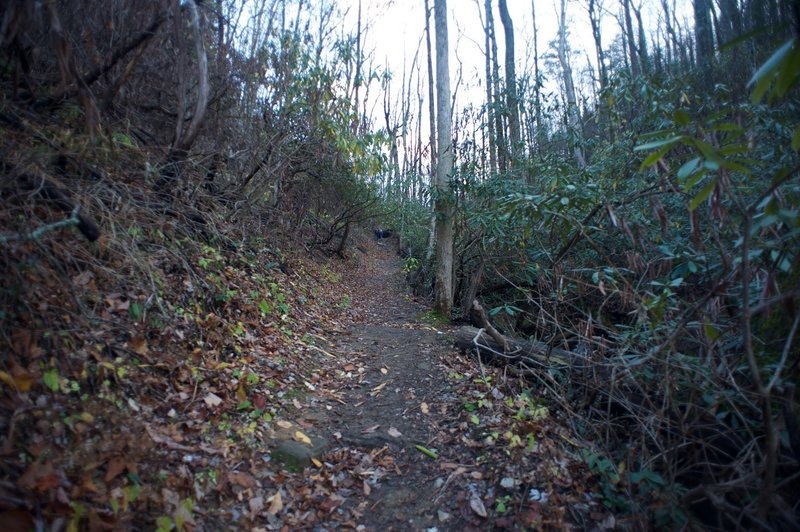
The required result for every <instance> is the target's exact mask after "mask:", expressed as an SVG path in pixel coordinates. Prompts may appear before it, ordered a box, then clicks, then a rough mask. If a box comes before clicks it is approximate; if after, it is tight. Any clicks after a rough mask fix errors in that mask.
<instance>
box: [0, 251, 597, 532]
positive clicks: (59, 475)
mask: <svg viewBox="0 0 800 532" xmlns="http://www.w3.org/2000/svg"><path fill="white" fill-rule="evenodd" d="M363 248H364V249H366V250H367V252H366V253H361V254H357V255H356V256H354V257H350V258H349V259H347V261H346V262H335V261H330V260H328V261H319V260H312V258H310V257H307V256H304V255H303V254H298V255H296V256H292V257H291V260H292V264H293V267H292V274H291V275H290V274H287V273H285V272H282V271H277V270H273V271H270V272H269V273H268V275H267V274H265V273H264V272H263V271H262V269H261V266H260V265H261V264H264V263H266V262H267V260H266V259H265V258H263V257H259V256H258V254H257V253H256V254H250V255H243V254H230V255H222V256H221V257H220V258H219V260H217V259H216V258H215V260H217V262H215V263H214V264H215V265H216V266H215V270H214V271H213V272H208V273H207V275H206V279H205V280H203V278H202V277H198V276H197V275H189V274H187V272H186V271H184V270H181V269H180V268H178V269H176V268H172V267H171V266H170V265H169V255H168V254H164V255H162V256H161V258H160V259H154V260H155V261H156V262H158V261H159V260H160V263H158V264H155V267H156V269H157V271H159V272H162V274H163V275H162V278H161V279H160V280H159V284H160V285H161V286H162V289H161V291H162V293H163V295H162V296H161V300H160V303H159V304H160V305H162V306H163V307H164V309H165V311H166V312H167V313H168V314H169V315H170V316H171V319H170V320H169V322H166V323H155V322H150V323H147V322H144V321H143V320H142V319H141V315H140V313H141V312H142V309H143V308H145V302H146V301H147V300H148V298H149V297H150V296H148V295H147V294H145V293H136V292H128V291H127V290H126V289H125V287H122V286H120V287H112V286H108V291H107V292H105V287H106V286H107V283H105V281H107V279H104V277H103V275H104V273H103V271H91V270H83V271H76V272H74V273H73V274H72V276H71V277H70V279H69V280H70V282H71V283H73V284H74V285H75V286H77V287H80V289H81V290H82V291H83V297H84V298H85V299H86V300H87V301H89V300H94V301H96V305H95V307H94V308H95V309H96V312H97V319H96V320H94V321H93V325H92V327H89V328H86V327H74V326H72V324H73V323H77V322H80V321H81V320H82V318H80V313H79V311H80V309H79V308H78V307H77V306H76V305H75V304H74V303H70V302H69V301H71V300H70V298H65V297H63V294H64V290H65V289H64V287H63V286H59V284H58V283H60V282H61V281H60V280H59V278H58V276H57V275H49V274H48V273H47V272H42V271H38V270H35V269H32V270H31V271H30V272H29V273H28V274H29V275H30V276H31V279H29V281H30V283H29V286H30V288H29V290H30V291H31V293H30V294H29V296H28V297H29V299H31V300H38V301H40V305H39V312H40V314H41V315H46V316H47V318H48V320H49V321H45V320H44V318H41V317H40V319H39V320H38V321H37V320H35V319H33V317H31V318H30V319H29V321H28V322H27V323H26V324H23V326H21V327H19V328H18V329H17V330H16V331H15V332H14V333H13V341H12V345H13V350H12V353H10V355H9V356H10V358H9V362H8V364H7V365H6V366H5V367H4V368H2V371H1V372H0V385H1V386H2V399H1V401H2V409H3V416H4V417H3V420H2V421H3V426H4V428H5V430H4V436H3V441H2V450H3V465H4V474H3V483H2V484H0V495H2V496H3V498H4V500H7V501H12V503H10V504H7V505H6V506H5V507H4V508H2V509H0V520H3V521H4V522H8V523H16V524H18V525H20V526H21V527H22V528H38V527H43V526H45V525H46V524H52V523H55V522H60V523H66V524H67V527H68V528H71V529H89V530H108V529H117V528H153V527H154V525H158V526H166V525H167V524H169V526H170V527H173V528H178V529H183V530H192V529H196V528H197V529H199V528H203V529H214V530H216V529H231V528H233V529H254V530H294V529H297V528H335V527H341V528H353V529H357V530H365V529H366V530H391V529H396V530H406V529H423V528H424V529H432V528H436V529H437V530H469V529H486V528H491V527H494V528H512V529H514V528H565V527H568V526H570V525H573V526H576V527H579V528H583V527H585V526H588V524H592V526H598V527H602V525H603V523H609V522H613V518H612V519H609V517H610V516H609V515H608V514H607V512H604V511H603V508H602V506H601V505H600V504H599V503H598V502H597V501H596V499H595V498H594V497H593V496H592V495H591V492H592V490H593V489H594V488H595V486H593V482H594V480H593V478H592V476H591V474H590V473H589V472H588V471H587V469H586V467H585V465H584V463H583V461H582V460H581V459H580V458H579V452H580V451H581V448H580V447H581V446H584V445H586V444H585V443H576V442H580V440H579V439H578V438H577V437H575V435H573V434H569V433H567V432H566V430H565V429H564V428H563V426H564V425H563V424H561V423H559V420H558V418H559V415H558V414H557V413H552V412H549V411H548V410H547V407H546V404H541V401H539V399H536V398H535V397H536V395H535V394H536V392H535V391H534V390H529V389H528V388H527V387H526V385H525V384H524V383H521V382H519V381H515V380H511V379H506V378H505V377H504V376H503V375H502V373H501V372H500V370H498V369H495V368H491V367H481V366H480V365H479V364H478V362H477V361H476V360H474V359H473V358H471V357H469V356H464V355H462V354H459V353H457V352H455V351H454V350H453V348H452V347H451V346H450V343H449V340H448V337H447V332H448V331H447V329H442V328H441V327H440V328H439V329H437V328H435V327H432V326H431V325H430V324H427V323H425V322H424V321H423V320H422V319H421V318H420V316H422V315H423V314H424V311H425V306H424V302H422V301H418V300H416V299H415V298H414V297H412V296H411V295H409V294H408V293H407V291H406V289H405V287H404V283H403V278H402V274H401V272H400V271H401V268H400V262H399V259H398V258H397V257H396V255H394V254H393V253H392V251H391V250H390V249H387V247H385V246H377V245H374V244H373V245H368V244H365V245H364V246H363ZM17 251H18V253H23V254H24V253H26V252H29V253H30V252H32V251H31V250H29V249H27V250H26V249H25V246H24V245H23V246H20V248H19V249H18V250H17ZM201 258H202V257H199V256H197V257H195V261H196V262H197V263H201V264H207V263H202V262H200V260H201ZM206 260H207V259H206ZM333 278H336V279H337V280H338V281H339V282H336V283H334V282H331V280H332V279H333ZM211 280H213V282H216V283H223V284H225V285H227V286H228V287H235V290H234V288H230V290H231V292H234V291H235V293H236V294H238V295H236V296H231V297H229V298H228V299H225V300H223V301H215V302H210V303H209V302H199V301H197V300H196V299H195V297H196V296H197V294H198V289H197V288H196V286H199V285H200V284H203V283H208V282H211ZM265 293H268V294H270V297H272V298H273V299H270V301H269V302H266V299H269V297H267V296H265V295H264V294H265ZM343 293H344V294H346V295H347V296H348V300H349V301H350V304H349V305H344V306H343V305H333V304H331V302H335V301H341V299H342V295H343ZM243 294H249V297H244V296H243ZM259 294H261V295H259ZM277 294H280V300H281V302H282V303H281V304H283V305H286V308H284V309H283V310H284V311H286V312H282V313H281V314H280V315H278V314H276V313H275V312H273V310H272V309H273V306H274V305H272V303H275V302H276V301H277V297H278V296H277ZM262 297H263V298H264V299H261V298H262ZM65 301H66V303H65ZM264 302H266V304H264ZM212 303H213V304H212ZM265 310H269V311H270V312H265ZM120 322H124V324H125V325H124V326H119V325H118V324H119V323H120ZM43 324H48V326H50V327H54V328H55V329H57V330H64V331H67V332H66V333H65V334H61V335H56V336H53V335H52V334H49V333H48V331H47V330H45V329H44V327H43ZM537 401H539V402H537ZM473 419H477V421H478V422H477V423H475V422H474V421H473ZM289 440H291V441H292V442H294V443H295V444H299V445H301V446H305V447H307V448H314V449H315V452H317V454H315V455H313V456H311V457H309V459H308V461H307V465H303V466H302V467H299V468H287V467H285V466H284V465H281V464H280V463H278V462H277V461H276V460H275V459H273V453H272V451H273V450H274V449H275V448H276V446H278V445H279V444H280V442H286V441H289ZM317 447H319V449H317ZM14 501H15V502H14Z"/></svg>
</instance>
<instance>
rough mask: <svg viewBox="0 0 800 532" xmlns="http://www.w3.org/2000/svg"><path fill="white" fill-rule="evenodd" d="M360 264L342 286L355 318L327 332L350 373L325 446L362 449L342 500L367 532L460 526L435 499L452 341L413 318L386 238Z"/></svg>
mask: <svg viewBox="0 0 800 532" xmlns="http://www.w3.org/2000/svg"><path fill="white" fill-rule="evenodd" d="M359 263H360V264H359V268H358V269H357V270H355V271H353V272H352V278H350V279H348V280H347V284H348V285H350V286H351V287H353V288H352V289H353V290H354V291H357V293H355V294H353V296H354V297H353V300H352V301H353V302H352V304H353V306H354V308H355V310H356V311H357V312H356V314H357V315H358V314H360V315H361V316H362V318H363V321H362V322H361V323H355V324H353V325H352V327H351V328H350V330H349V331H347V332H346V333H344V334H339V335H337V336H336V337H335V338H334V339H332V345H330V348H331V352H332V353H334V354H335V355H336V356H337V357H338V361H339V364H341V365H342V367H341V370H342V371H345V375H350V377H346V381H345V383H344V384H343V386H342V387H341V388H340V389H339V393H340V394H341V396H340V397H341V402H339V401H333V402H332V403H329V404H330V406H331V407H332V409H331V411H330V412H329V413H330V415H329V416H328V419H327V420H326V423H325V426H326V428H327V429H328V431H330V432H331V433H330V434H329V437H330V438H331V441H333V442H334V445H340V444H343V445H345V446H347V447H349V448H351V449H355V450H356V451H355V452H356V453H357V454H358V453H360V452H363V453H365V454H363V457H362V461H363V462H364V464H363V465H364V468H363V469H364V471H365V474H364V475H363V477H364V478H363V481H364V482H363V484H362V485H361V486H358V488H360V489H359V490H357V492H356V493H354V496H351V497H350V498H348V499H347V501H346V504H345V507H346V508H349V509H351V510H352V511H354V513H355V514H356V515H358V514H361V519H359V520H358V523H359V524H361V525H364V526H365V528H367V529H370V530H409V529H427V528H430V527H434V526H438V527H439V529H454V530H456V529H458V530H463V529H464V527H465V525H466V523H465V522H464V520H463V519H461V518H459V516H458V515H457V514H458V512H457V510H456V509H455V508H454V507H453V505H452V504H451V503H452V502H453V501H451V500H450V499H449V498H447V497H445V496H444V495H445V492H446V487H445V485H444V482H446V478H443V472H444V471H443V469H442V467H441V462H442V460H446V456H447V454H448V453H447V444H448V443H449V442H448V440H449V434H450V433H449V432H448V429H453V428H454V425H455V417H456V416H455V415H454V413H455V410H456V409H457V408H458V407H459V405H458V400H457V398H456V396H455V394H454V393H452V391H451V390H449V385H448V382H447V379H446V374H447V370H448V365H449V364H450V363H452V362H453V358H454V350H453V348H452V346H451V343H452V342H451V341H450V340H449V336H448V335H447V334H445V331H441V330H437V329H436V328H434V327H433V326H431V325H430V324H428V323H425V322H424V321H422V320H421V319H420V318H421V316H422V315H423V314H424V312H425V311H426V310H427V309H426V307H425V306H424V305H422V304H421V303H419V302H417V301H414V299H413V298H412V297H411V296H410V295H409V293H408V290H407V288H406V287H405V286H404V283H403V278H402V273H401V266H402V264H401V261H400V259H399V258H398V257H397V256H396V254H395V253H394V249H393V247H392V246H391V243H384V244H383V245H381V244H375V245H374V251H371V252H370V255H364V256H362V257H361V260H360V261H359ZM417 445H419V446H422V447H424V448H425V449H428V450H431V451H434V450H435V452H437V453H438V455H439V458H438V459H436V460H434V459H432V458H431V457H429V456H427V455H425V454H423V452H422V451H421V450H419V449H418V448H417V447H416V446H417ZM373 466H374V467H373ZM371 468H372V469H371ZM371 471H372V472H373V473H372V474H371V473H370V472H371ZM365 486H367V487H366V488H365ZM366 493H369V495H366Z"/></svg>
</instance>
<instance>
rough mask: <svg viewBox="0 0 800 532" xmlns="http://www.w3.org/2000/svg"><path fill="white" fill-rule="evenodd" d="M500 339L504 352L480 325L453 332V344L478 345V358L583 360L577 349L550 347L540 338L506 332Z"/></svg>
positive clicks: (542, 364)
mask: <svg viewBox="0 0 800 532" xmlns="http://www.w3.org/2000/svg"><path fill="white" fill-rule="evenodd" d="M479 331H481V332H480V335H478V332H479ZM503 339H504V340H505V341H506V343H507V345H508V352H506V353H504V352H503V346H502V345H500V344H499V343H498V342H496V341H495V340H493V339H492V338H491V337H490V336H489V334H488V333H486V332H483V331H482V330H481V329H476V328H475V327H461V328H460V329H458V330H457V331H456V333H455V345H456V347H458V348H459V349H462V350H464V351H473V350H475V349H477V350H478V353H479V354H480V355H481V358H484V357H485V359H489V360H504V361H505V362H506V363H512V362H523V363H525V364H527V365H529V366H532V367H534V368H551V367H554V366H561V367H569V366H574V365H583V364H584V363H585V360H586V359H585V358H584V357H582V356H581V355H579V354H577V353H572V352H570V351H565V350H563V349H557V348H551V347H550V346H548V345H547V344H545V343H543V342H536V341H523V340H517V339H514V338H511V337H508V336H503ZM476 341H477V345H476Z"/></svg>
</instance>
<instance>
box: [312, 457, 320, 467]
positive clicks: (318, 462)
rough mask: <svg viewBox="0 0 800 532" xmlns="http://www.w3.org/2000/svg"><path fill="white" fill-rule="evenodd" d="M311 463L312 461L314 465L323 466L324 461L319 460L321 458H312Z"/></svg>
mask: <svg viewBox="0 0 800 532" xmlns="http://www.w3.org/2000/svg"><path fill="white" fill-rule="evenodd" d="M311 463H312V464H314V465H315V466H317V467H322V462H320V461H319V460H317V459H316V458H312V459H311Z"/></svg>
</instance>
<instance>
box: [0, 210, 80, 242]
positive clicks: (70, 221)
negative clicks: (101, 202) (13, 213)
mask: <svg viewBox="0 0 800 532" xmlns="http://www.w3.org/2000/svg"><path fill="white" fill-rule="evenodd" d="M80 208H81V206H80V205H75V208H74V209H72V213H71V214H70V216H69V218H67V219H65V220H59V221H57V222H53V223H51V224H47V225H43V226H41V227H39V228H38V229H35V230H33V231H30V232H28V233H16V234H13V235H6V236H0V244H8V243H9V242H15V241H20V240H39V239H40V238H41V237H42V235H43V234H45V233H47V232H49V231H55V230H56V229H61V228H62V227H70V226H77V225H78V224H80V223H81V220H80V218H79V217H78V212H79V211H80Z"/></svg>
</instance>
